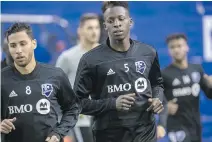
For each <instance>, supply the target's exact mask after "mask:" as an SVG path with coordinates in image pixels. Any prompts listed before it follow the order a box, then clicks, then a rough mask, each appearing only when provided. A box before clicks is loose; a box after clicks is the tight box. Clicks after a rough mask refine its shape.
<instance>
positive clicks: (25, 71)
mask: <svg viewBox="0 0 212 142" xmlns="http://www.w3.org/2000/svg"><path fill="white" fill-rule="evenodd" d="M14 65H15V68H16V69H17V70H18V71H19V72H20V73H21V74H30V73H31V72H32V71H33V70H34V69H35V67H36V61H35V58H34V57H32V60H31V61H30V63H29V64H28V65H27V66H25V67H20V66H18V65H17V64H16V63H14Z"/></svg>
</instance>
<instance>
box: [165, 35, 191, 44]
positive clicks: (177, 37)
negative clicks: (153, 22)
mask: <svg viewBox="0 0 212 142" xmlns="http://www.w3.org/2000/svg"><path fill="white" fill-rule="evenodd" d="M176 39H184V40H185V41H187V37H186V35H185V34H183V33H175V34H171V35H168V36H167V38H166V43H167V44H168V43H169V42H170V41H172V40H176Z"/></svg>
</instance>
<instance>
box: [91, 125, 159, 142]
mask: <svg viewBox="0 0 212 142" xmlns="http://www.w3.org/2000/svg"><path fill="white" fill-rule="evenodd" d="M94 139H95V142H156V141H157V136H156V125H155V123H152V124H149V125H139V126H137V127H122V128H116V129H105V130H96V131H94Z"/></svg>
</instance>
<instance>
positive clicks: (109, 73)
mask: <svg viewBox="0 0 212 142" xmlns="http://www.w3.org/2000/svg"><path fill="white" fill-rule="evenodd" d="M112 74H115V72H114V71H113V70H112V69H109V71H108V72H107V75H112Z"/></svg>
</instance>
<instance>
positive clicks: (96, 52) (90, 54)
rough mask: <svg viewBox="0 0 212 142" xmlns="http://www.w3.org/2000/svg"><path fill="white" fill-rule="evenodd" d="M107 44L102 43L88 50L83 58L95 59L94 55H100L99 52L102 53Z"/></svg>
mask: <svg viewBox="0 0 212 142" xmlns="http://www.w3.org/2000/svg"><path fill="white" fill-rule="evenodd" d="M105 46H106V45H105V44H100V45H98V46H97V47H95V48H93V49H91V50H90V51H88V52H86V53H85V54H83V56H82V58H81V60H87V61H88V60H91V59H94V57H96V56H98V55H99V53H102V50H104V49H105Z"/></svg>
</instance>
